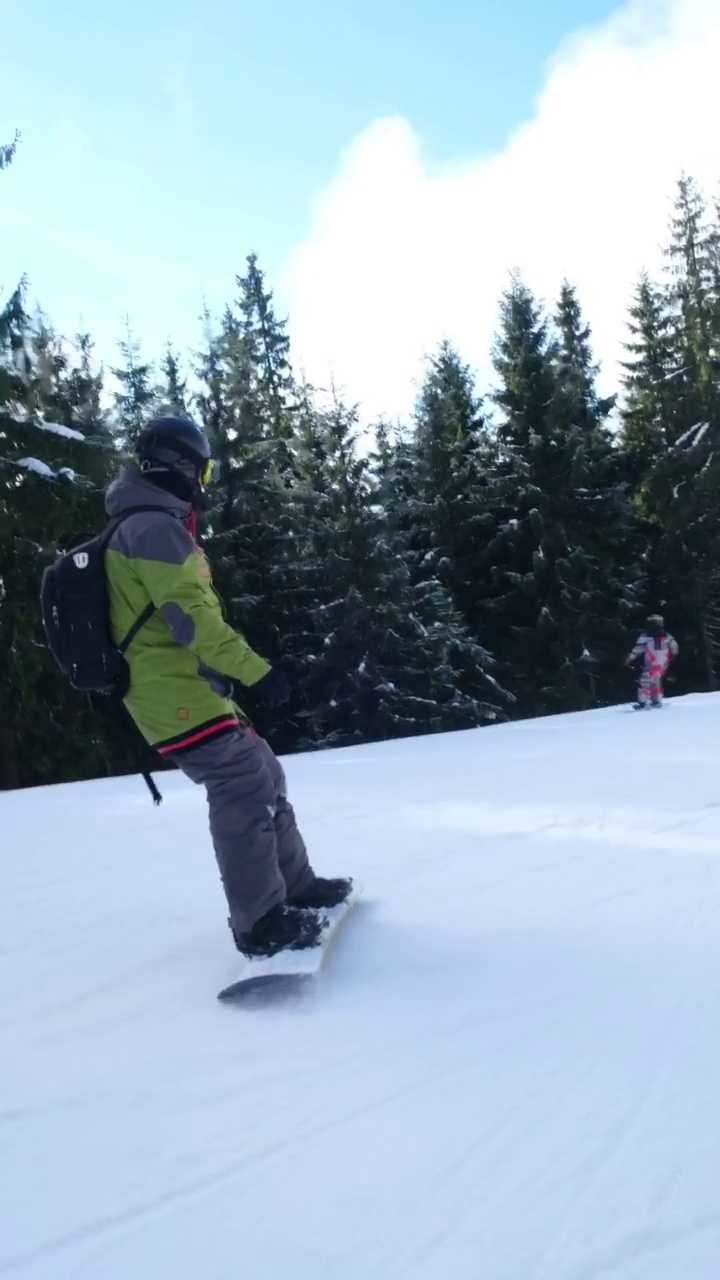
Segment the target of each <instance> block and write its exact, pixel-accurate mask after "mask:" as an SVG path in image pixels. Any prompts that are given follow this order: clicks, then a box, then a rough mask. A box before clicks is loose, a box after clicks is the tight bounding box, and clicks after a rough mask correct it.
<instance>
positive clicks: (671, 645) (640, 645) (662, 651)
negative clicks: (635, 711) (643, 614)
mask: <svg viewBox="0 0 720 1280" xmlns="http://www.w3.org/2000/svg"><path fill="white" fill-rule="evenodd" d="M677 655H678V643H677V640H676V639H675V638H674V636H671V635H670V633H669V632H667V631H666V632H665V633H664V635H661V636H649V635H648V634H647V633H646V632H643V633H642V635H641V636H638V639H637V642H636V643H635V645H634V647H633V648H632V649H631V650H630V653H629V654H628V665H631V664H632V663H633V662H638V661H639V660H640V659H642V662H643V667H642V671H641V673H640V679H639V681H638V702H640V703H644V702H660V701H661V700H662V693H663V679H664V676H665V673H666V671H667V669H668V667H669V666H670V663H671V662H672V660H673V658H676V657H677Z"/></svg>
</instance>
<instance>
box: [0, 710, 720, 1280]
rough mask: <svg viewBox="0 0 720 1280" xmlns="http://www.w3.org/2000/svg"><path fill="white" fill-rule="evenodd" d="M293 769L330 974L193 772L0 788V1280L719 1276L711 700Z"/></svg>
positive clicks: (319, 759)
mask: <svg viewBox="0 0 720 1280" xmlns="http://www.w3.org/2000/svg"><path fill="white" fill-rule="evenodd" d="M625 711H626V709H625V708H612V709H608V710H606V711H603V712H595V713H591V714H587V715H576V716H561V717H553V718H550V719H545V720H535V721H530V722H523V723H518V724H513V725H506V726H498V727H493V728H487V729H483V730H479V731H476V732H470V733H464V734H453V735H444V736H442V737H430V738H423V739H412V740H409V741H405V742H398V743H388V744H381V745H377V744H375V745H373V746H368V747H365V748H354V749H352V750H345V751H336V752H327V753H321V754H319V755H313V756H304V757H291V758H289V759H288V760H287V761H286V762H285V763H286V766H287V771H288V774H289V777H290V784H291V791H292V796H293V800H294V802H295V805H296V809H297V811H298V815H299V818H300V821H301V824H302V827H303V830H304V832H305V835H306V838H307V841H308V845H309V847H310V849H311V852H312V856H313V861H314V863H315V865H316V867H317V869H318V870H319V871H321V872H325V873H328V874H332V873H333V872H350V873H353V872H354V873H355V874H357V876H358V878H359V879H360V880H361V881H362V882H363V884H364V886H365V895H364V899H363V900H362V901H361V902H360V904H359V905H358V906H357V907H356V908H355V910H354V912H353V913H352V915H351V917H350V918H349V920H348V922H347V924H346V925H344V926H343V929H342V930H341V932H340V934H339V936H338V939H337V941H336V942H335V943H334V945H333V947H332V949H331V951H330V953H329V956H328V959H327V961H326V964H325V967H324V969H323V971H322V973H321V974H320V975H319V976H318V977H316V978H313V979H308V980H306V981H305V982H304V983H303V984H302V985H300V986H298V987H297V988H292V989H289V990H283V991H282V992H280V991H278V992H277V993H275V994H272V993H268V991H267V989H265V991H261V992H258V993H257V994H256V995H253V996H252V997H250V998H248V999H247V1001H246V1003H244V1004H238V1005H230V1006H223V1005H220V1004H218V1003H217V1002H216V1000H215V993H216V992H217V991H218V990H219V988H220V987H221V986H223V985H224V984H225V983H227V982H229V981H231V980H232V978H233V977H234V975H235V972H236V970H237V963H236V960H235V957H234V952H233V949H232V945H231V943H230V940H229V935H228V933H227V930H226V926H225V907H224V902H223V900H222V896H221V893H220V889H219V884H218V880H217V874H216V870H215V864H214V859H213V855H212V851H211V848H210V845H209V840H208V836H207V832H206V810H205V803H204V797H203V794H202V791H201V790H199V789H196V788H193V787H191V786H190V785H189V784H187V783H186V782H185V781H184V780H183V779H182V778H181V777H180V776H178V775H162V776H161V779H160V782H161V789H162V790H163V793H164V795H165V802H164V805H163V806H162V808H161V809H160V810H156V809H154V808H153V806H152V805H151V804H150V802H149V800H148V798H147V796H146V793H145V791H144V788H143V785H142V782H141V781H140V780H139V779H136V778H124V779H114V780H111V781H107V782H102V783H95V784H81V785H77V786H70V787H68V786H64V787H55V788H43V789H38V790H34V791H27V792H22V793H3V794H2V795H1V796H0V805H1V806H2V818H3V823H2V827H3V832H4V854H5V856H4V858H3V859H2V862H1V863H0V913H1V923H2V928H1V929H0V992H2V997H1V1000H0V1152H2V1160H1V1162H0V1277H4V1276H8V1277H10V1278H15V1277H17V1280H47V1277H49V1276H52V1280H127V1278H128V1277H129V1276H132V1277H133V1278H134V1280H144V1278H145V1277H146V1276H147V1277H148V1278H149V1277H152V1278H153V1280H155V1277H157V1276H159V1275H166V1274H167V1275H172V1276H173V1280H197V1277H198V1276H202V1277H203V1280H226V1278H227V1277H229V1276H235V1275H238V1276H245V1277H247V1278H248V1280H277V1277H279V1276H282V1275H286V1274H290V1273H291V1274H292V1275H293V1276H294V1277H295V1278H296V1280H305V1278H306V1277H307V1280H310V1278H311V1277H312V1278H313V1280H314V1278H315V1277H342V1280H368V1278H369V1277H371V1276H372V1277H373V1278H374V1280H436V1278H437V1280H446V1277H447V1275H448V1274H464V1275H466V1276H468V1277H470V1278H471V1280H717V1276H718V1274H720V1272H719V1266H720V1264H719V1263H718V1258H719V1257H720V1199H719V1198H718V1187H719V1185H720V1182H719V1176H718V1169H719V1168H720V1106H719V1105H718V1103H719V1100H720V1097H719V1095H720V1085H719V1084H718V1083H717V1069H716V1058H717V1050H718V1046H719V1045H720V1034H719V1032H720V963H719V961H720V930H719V929H718V923H719V918H720V696H714V695H709V696H693V697H689V698H683V699H674V700H670V701H669V702H668V703H666V706H665V708H664V710H663V711H662V712H661V713H660V714H657V713H652V714H650V713H647V714H646V715H635V716H629V715H626V714H625Z"/></svg>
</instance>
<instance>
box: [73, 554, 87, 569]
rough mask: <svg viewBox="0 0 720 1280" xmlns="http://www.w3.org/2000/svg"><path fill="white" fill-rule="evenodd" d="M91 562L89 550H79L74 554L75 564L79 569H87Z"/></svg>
mask: <svg viewBox="0 0 720 1280" xmlns="http://www.w3.org/2000/svg"><path fill="white" fill-rule="evenodd" d="M89 563H90V557H89V555H88V553H87V551H78V552H77V554H76V555H74V556H73V564H75V565H76V566H77V568H78V569H87V567H88V564H89Z"/></svg>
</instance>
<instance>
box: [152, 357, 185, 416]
mask: <svg viewBox="0 0 720 1280" xmlns="http://www.w3.org/2000/svg"><path fill="white" fill-rule="evenodd" d="M160 373H161V375H162V380H161V382H160V384H159V386H158V389H157V400H158V404H157V411H158V412H159V413H177V414H182V415H186V414H187V413H188V412H189V409H188V405H189V395H188V387H187V378H185V377H183V374H182V369H181V367H180V357H179V356H178V354H177V352H176V351H175V349H174V348H173V346H172V343H170V342H169V343H168V345H167V347H166V348H165V354H164V355H163V358H162V360H161V361H160Z"/></svg>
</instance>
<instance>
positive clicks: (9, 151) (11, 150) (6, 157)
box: [0, 133, 20, 170]
mask: <svg viewBox="0 0 720 1280" xmlns="http://www.w3.org/2000/svg"><path fill="white" fill-rule="evenodd" d="M19 141H20V134H19V133H16V134H15V137H14V138H13V140H12V142H6V143H3V144H2V145H0V170H2V169H7V168H8V167H9V166H10V165H11V164H12V162H13V160H14V158H15V152H16V150H17V144H18V142H19Z"/></svg>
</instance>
